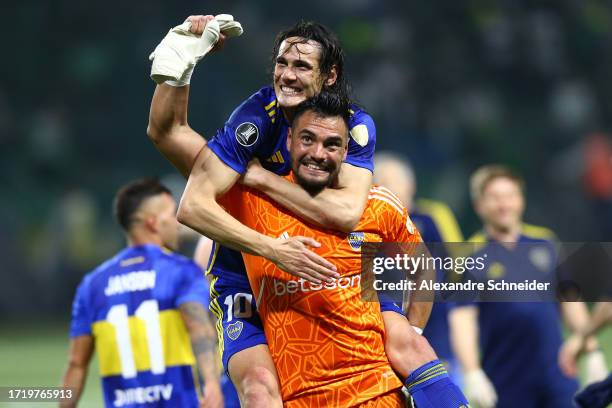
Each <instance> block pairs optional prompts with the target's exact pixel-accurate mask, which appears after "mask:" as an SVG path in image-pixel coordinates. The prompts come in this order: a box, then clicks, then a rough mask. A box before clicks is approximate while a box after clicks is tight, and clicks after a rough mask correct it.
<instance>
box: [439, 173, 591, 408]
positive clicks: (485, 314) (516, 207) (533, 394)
mask: <svg viewBox="0 0 612 408" xmlns="http://www.w3.org/2000/svg"><path fill="white" fill-rule="evenodd" d="M470 182H471V194H472V199H473V202H474V208H475V210H476V212H477V213H478V215H479V217H480V218H481V219H482V221H483V224H484V230H483V231H482V232H481V233H478V234H476V235H475V236H474V237H472V238H471V239H470V241H472V242H481V247H480V249H478V253H482V254H485V253H486V254H487V256H488V258H487V262H486V267H485V268H484V269H483V270H482V271H480V272H478V271H472V273H473V274H474V275H473V276H474V277H475V278H476V279H481V280H483V281H484V280H488V279H502V278H504V279H511V280H520V279H538V277H546V276H549V275H552V274H553V273H554V270H555V266H556V251H555V249H556V246H555V244H554V241H555V237H554V235H553V233H552V232H551V231H549V230H548V229H546V228H542V227H535V226H531V225H527V224H524V223H523V222H522V215H523V210H524V207H525V200H524V195H523V181H522V180H521V179H520V178H519V177H518V176H517V175H515V174H514V173H513V172H512V171H511V170H509V169H508V168H506V167H504V166H498V165H491V166H484V167H482V168H480V169H479V170H477V171H476V172H475V173H474V174H473V175H472V177H471V181H470ZM549 279H552V276H550V277H549ZM516 296H518V295H516ZM559 309H560V311H559ZM560 312H561V314H563V317H564V318H565V320H566V322H567V324H568V326H569V328H570V330H576V329H577V328H579V327H582V326H583V325H584V323H585V322H586V320H587V319H588V312H587V310H586V307H585V305H584V304H583V303H580V302H564V303H560V304H557V303H555V302H553V301H541V302H526V301H522V302H519V301H516V302H510V301H506V302H480V303H461V304H458V305H457V307H455V308H453V309H452V310H451V311H450V313H449V321H450V327H451V340H452V343H453V346H454V349H455V354H456V356H457V358H458V360H459V361H460V363H461V365H462V367H463V370H464V382H465V387H466V388H465V392H466V395H467V397H468V400H469V401H470V403H471V404H474V405H475V406H478V407H483V408H488V407H498V408H506V407H521V408H523V407H525V408H546V407H550V408H553V407H555V408H563V407H568V408H569V407H571V406H572V396H573V394H574V392H575V391H576V390H577V387H578V384H577V383H576V381H575V380H573V379H570V378H568V377H566V376H565V375H563V374H562V373H561V371H560V369H559V366H558V364H557V353H558V351H559V348H560V346H561V341H562V337H561V336H562V334H561V317H560ZM479 350H480V357H479Z"/></svg>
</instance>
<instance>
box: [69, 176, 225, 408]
mask: <svg viewBox="0 0 612 408" xmlns="http://www.w3.org/2000/svg"><path fill="white" fill-rule="evenodd" d="M175 214H176V202H175V201H174V199H173V198H172V195H171V194H170V191H169V190H168V189H167V188H166V187H164V186H163V185H161V184H159V182H158V181H156V180H153V179H144V180H139V181H135V182H132V183H130V184H128V185H126V186H124V187H123V188H121V189H120V190H119V192H118V193H117V196H116V198H115V215H116V218H117V221H118V222H119V224H120V225H121V227H122V228H123V229H124V230H125V233H126V237H127V241H128V247H127V248H125V249H124V250H122V251H121V252H119V253H118V254H117V255H115V256H114V257H113V258H111V259H110V260H108V261H107V262H105V263H103V264H102V265H100V266H99V267H98V268H96V269H95V270H94V271H93V272H91V273H90V274H88V275H87V276H85V278H84V279H83V281H82V282H81V284H80V285H79V288H78V289H77V292H76V296H75V299H74V303H73V306H72V323H71V327H70V337H71V340H70V351H69V355H68V367H67V369H66V372H65V374H64V377H63V380H62V385H63V386H64V387H71V388H73V389H74V390H75V394H76V398H75V399H74V400H72V401H69V402H66V403H65V404H63V405H62V406H66V407H67V406H76V404H77V402H78V398H79V396H80V394H81V391H82V390H83V387H84V383H85V379H86V377H87V369H88V367H89V362H90V360H91V356H92V354H93V351H94V349H95V350H96V351H97V353H98V360H99V364H100V375H101V377H102V388H103V394H104V402H105V405H106V406H107V407H117V406H122V407H157V406H177V407H178V406H180V407H198V406H206V407H222V406H223V397H222V394H221V389H220V386H219V376H218V372H217V370H216V369H215V364H214V360H215V355H214V350H215V343H216V341H215V334H214V328H213V324H212V322H211V321H210V319H209V314H208V311H207V310H206V306H207V305H208V301H209V299H208V297H209V296H208V288H207V285H206V283H205V280H204V279H203V272H202V270H201V269H200V268H199V267H198V266H197V265H196V264H195V263H194V262H192V261H190V260H188V259H187V258H184V257H182V256H180V255H177V254H174V253H172V252H170V251H169V250H168V249H175V248H176V247H177V244H178V231H179V223H178V222H177V220H176V215H175ZM166 248H168V249H166ZM194 365H196V366H197V369H198V371H199V373H200V375H201V376H202V377H203V380H204V384H203V386H202V393H203V397H202V398H201V401H200V402H198V393H197V388H196V384H198V383H199V381H198V379H197V377H195V376H194V371H193V368H194Z"/></svg>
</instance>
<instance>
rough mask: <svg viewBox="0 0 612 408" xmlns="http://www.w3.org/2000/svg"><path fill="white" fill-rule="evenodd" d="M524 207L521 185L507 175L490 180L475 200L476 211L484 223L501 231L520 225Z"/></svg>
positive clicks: (507, 230) (508, 230) (516, 227)
mask: <svg viewBox="0 0 612 408" xmlns="http://www.w3.org/2000/svg"><path fill="white" fill-rule="evenodd" d="M524 209H525V199H524V197H523V192H522V190H521V187H520V186H519V184H518V183H517V182H516V181H515V180H512V179H510V178H507V177H497V178H494V179H492V180H490V181H489V182H488V183H487V184H486V185H485V186H484V188H483V190H482V195H481V197H480V198H479V199H478V201H477V202H476V212H477V213H478V215H479V216H480V217H481V218H482V220H483V221H484V223H485V224H486V225H487V226H489V227H490V228H493V229H494V230H496V231H499V232H503V233H507V232H510V231H512V230H514V229H518V228H519V227H520V224H521V220H522V217H523V210H524Z"/></svg>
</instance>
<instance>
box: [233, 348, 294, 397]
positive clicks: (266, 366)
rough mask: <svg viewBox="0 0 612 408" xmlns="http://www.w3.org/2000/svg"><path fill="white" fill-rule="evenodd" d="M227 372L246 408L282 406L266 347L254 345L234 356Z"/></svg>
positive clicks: (278, 387) (277, 383)
mask: <svg viewBox="0 0 612 408" xmlns="http://www.w3.org/2000/svg"><path fill="white" fill-rule="evenodd" d="M228 371H229V375H230V378H231V379H232V382H233V383H234V386H235V387H236V390H237V391H238V397H239V398H240V405H241V406H243V407H247V408H260V407H262V408H275V407H282V406H283V401H282V399H281V394H280V384H279V381H278V375H277V374H276V368H275V367H274V362H273V361H272V356H271V355H270V350H269V349H268V346H267V345H266V344H258V345H257V346H253V347H249V348H248V349H245V350H242V351H240V352H238V353H236V354H234V355H233V356H232V357H231V358H230V360H229V363H228Z"/></svg>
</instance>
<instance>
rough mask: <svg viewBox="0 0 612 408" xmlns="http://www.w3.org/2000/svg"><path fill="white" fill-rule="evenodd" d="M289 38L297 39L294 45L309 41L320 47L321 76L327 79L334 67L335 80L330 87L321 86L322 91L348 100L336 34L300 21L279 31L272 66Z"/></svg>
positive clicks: (347, 90) (341, 57) (308, 22)
mask: <svg viewBox="0 0 612 408" xmlns="http://www.w3.org/2000/svg"><path fill="white" fill-rule="evenodd" d="M290 37H299V38H300V39H299V40H296V41H294V42H293V43H294V44H303V43H306V42H307V41H309V40H312V41H316V42H317V43H319V44H320V45H321V60H320V61H319V66H320V70H321V75H323V76H324V77H328V76H329V74H330V73H331V70H332V67H334V66H335V67H336V73H337V78H336V82H335V83H334V84H333V85H331V86H329V87H328V86H326V85H325V84H324V85H323V89H327V90H330V91H333V92H336V93H338V94H340V95H341V96H343V97H344V98H347V99H348V98H349V95H350V88H349V85H348V83H347V81H346V76H345V74H344V50H343V49H342V45H340V40H338V37H337V36H336V34H334V33H333V32H332V31H331V30H330V29H328V28H327V27H325V26H324V25H323V24H319V23H315V22H312V21H300V22H299V23H297V24H295V25H294V26H293V27H291V28H289V29H287V30H284V31H281V32H280V33H278V35H277V36H276V39H275V40H274V48H273V50H272V66H273V67H274V65H275V64H276V58H277V56H278V51H279V49H280V46H281V44H282V42H283V41H285V40H286V39H287V38H290Z"/></svg>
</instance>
